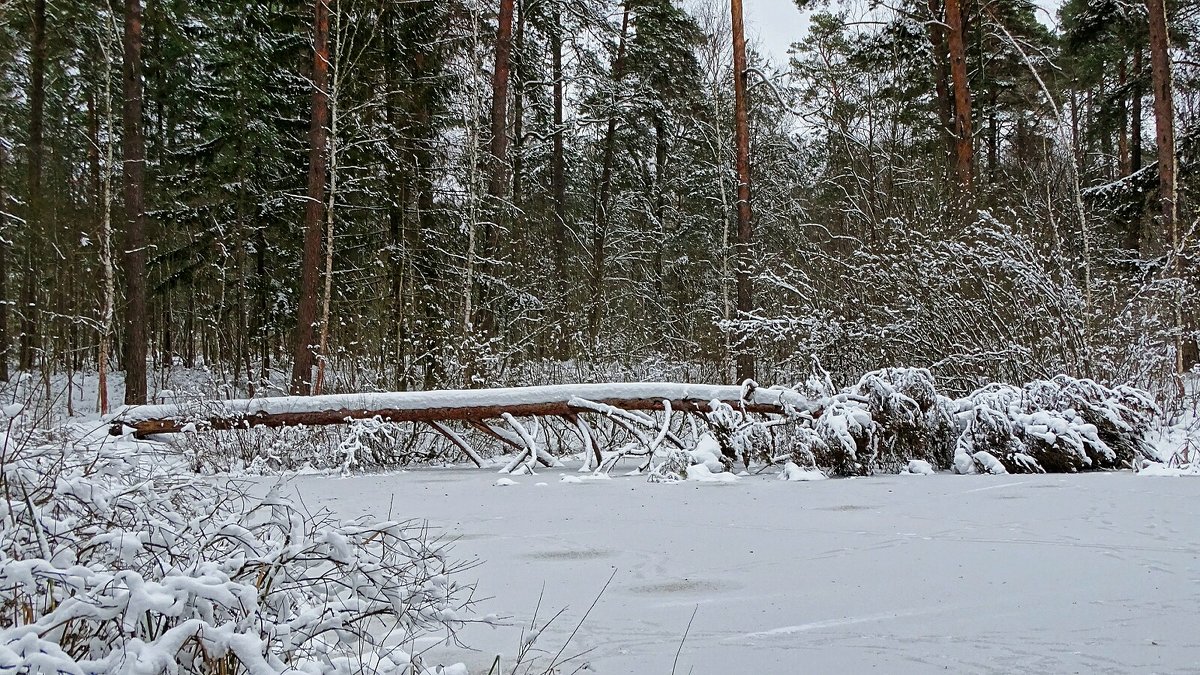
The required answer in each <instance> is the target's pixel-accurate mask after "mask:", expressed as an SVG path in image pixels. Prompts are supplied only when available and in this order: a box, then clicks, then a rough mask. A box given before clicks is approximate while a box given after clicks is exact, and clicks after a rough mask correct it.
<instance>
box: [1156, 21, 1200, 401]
mask: <svg viewBox="0 0 1200 675" xmlns="http://www.w3.org/2000/svg"><path fill="white" fill-rule="evenodd" d="M1146 9H1147V10H1148V13H1149V15H1150V76H1151V89H1153V91H1154V127H1155V141H1156V145H1157V146H1158V203H1159V208H1160V209H1161V210H1162V234H1163V235H1165V237H1166V241H1167V243H1168V244H1169V245H1170V247H1171V253H1172V255H1173V256H1174V262H1175V265H1174V269H1173V273H1174V275H1175V277H1177V278H1178V279H1179V281H1178V282H1177V283H1183V277H1184V272H1185V270H1184V267H1183V262H1184V260H1183V250H1182V243H1183V242H1182V240H1181V235H1180V231H1179V230H1180V228H1179V222H1178V216H1179V213H1178V204H1177V202H1176V198H1177V188H1176V183H1175V180H1176V176H1175V173H1176V171H1175V170H1176V161H1177V157H1176V155H1175V101H1174V97H1173V93H1172V91H1171V85H1172V82H1171V79H1172V78H1171V54H1170V48H1171V41H1170V36H1169V34H1168V32H1167V8H1166V2H1165V0H1146ZM1183 302H1184V299H1183V297H1182V295H1177V296H1176V298H1175V299H1174V307H1173V308H1172V309H1173V312H1174V320H1175V321H1174V323H1175V326H1174V328H1175V369H1176V372H1177V373H1180V374H1182V373H1183V372H1185V370H1186V368H1187V367H1188V366H1189V365H1190V362H1192V361H1195V351H1196V344H1195V342H1194V341H1193V340H1187V341H1185V340H1184V338H1183V334H1184V332H1185V331H1186V329H1187V324H1188V323H1190V321H1189V317H1186V316H1185V314H1184V311H1183ZM1185 342H1186V344H1185ZM1185 352H1187V353H1185ZM1182 387H1183V385H1182V384H1180V391H1181V392H1182V391H1183V389H1182Z"/></svg>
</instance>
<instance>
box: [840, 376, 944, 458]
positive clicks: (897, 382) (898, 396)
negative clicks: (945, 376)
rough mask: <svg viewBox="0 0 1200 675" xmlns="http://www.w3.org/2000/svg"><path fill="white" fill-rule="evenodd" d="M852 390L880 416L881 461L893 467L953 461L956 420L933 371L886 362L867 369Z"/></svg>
mask: <svg viewBox="0 0 1200 675" xmlns="http://www.w3.org/2000/svg"><path fill="white" fill-rule="evenodd" d="M852 392H853V393H854V394H855V395H857V396H860V397H862V398H864V399H865V400H866V402H867V408H868V410H869V411H870V413H871V419H872V421H873V422H874V428H873V429H872V434H873V435H874V436H875V441H876V446H877V450H878V452H877V455H876V457H875V458H874V462H875V465H876V466H877V467H878V468H879V469H881V470H883V471H887V472H889V473H894V472H896V471H899V470H900V469H902V468H904V467H905V466H907V465H908V462H909V460H912V459H922V460H925V461H927V462H929V463H930V464H932V465H933V466H935V467H946V466H948V465H949V463H950V460H951V456H952V452H953V449H954V437H955V432H956V431H957V430H956V429H955V426H954V424H953V422H952V420H951V419H950V415H949V413H948V412H947V410H946V405H945V403H947V402H948V399H945V397H943V396H940V395H939V394H938V393H937V389H936V387H935V386H934V383H933V375H931V374H930V372H929V371H928V370H926V369H924V368H885V369H883V370H876V371H874V372H870V373H867V374H866V375H863V376H862V378H861V379H860V380H859V381H858V385H857V386H855V387H854V388H853V390H852Z"/></svg>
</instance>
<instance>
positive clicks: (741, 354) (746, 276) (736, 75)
mask: <svg viewBox="0 0 1200 675" xmlns="http://www.w3.org/2000/svg"><path fill="white" fill-rule="evenodd" d="M730 10H731V14H732V17H733V21H732V25H733V106H734V113H733V119H734V130H733V140H734V146H735V149H736V156H737V161H736V164H737V179H738V182H737V222H738V226H737V241H736V245H735V248H736V250H737V314H738V315H737V320H738V321H739V324H740V323H741V322H744V321H745V320H746V319H748V318H749V317H750V314H751V312H753V311H754V295H753V288H752V286H751V280H750V268H751V265H752V260H751V251H750V244H751V239H752V230H751V219H752V218H753V215H754V214H753V212H752V211H751V208H750V121H749V114H748V112H747V109H746V108H747V105H746V77H747V74H748V73H747V71H746V32H745V27H744V25H743V22H742V0H731V3H730ZM754 377H755V362H754V341H753V336H752V335H750V333H749V332H748V331H745V330H739V335H738V341H737V379H738V381H745V380H752V379H754Z"/></svg>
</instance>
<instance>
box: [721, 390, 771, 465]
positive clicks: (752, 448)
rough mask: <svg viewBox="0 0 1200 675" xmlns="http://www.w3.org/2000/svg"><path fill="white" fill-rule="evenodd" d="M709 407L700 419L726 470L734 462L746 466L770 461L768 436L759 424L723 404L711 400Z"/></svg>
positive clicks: (763, 427)
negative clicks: (710, 434)
mask: <svg viewBox="0 0 1200 675" xmlns="http://www.w3.org/2000/svg"><path fill="white" fill-rule="evenodd" d="M709 405H710V411H709V412H708V413H705V415H704V419H705V421H706V422H708V428H709V430H710V431H711V433H712V436H713V438H715V439H716V441H717V444H718V445H719V446H720V447H721V455H722V458H723V461H724V462H725V463H726V470H728V469H729V468H731V467H732V466H733V463H734V462H735V461H737V460H738V459H741V460H742V462H743V463H744V464H746V465H747V466H749V464H750V462H751V460H754V459H760V460H761V459H764V458H765V459H766V460H767V461H770V456H771V452H772V443H771V436H770V434H769V433H768V432H767V430H766V427H765V426H764V425H763V424H762V423H761V422H759V421H757V420H755V419H753V418H751V417H750V416H748V415H744V414H743V413H742V412H741V411H738V410H734V409H733V406H731V405H729V404H728V403H725V402H723V401H717V400H714V401H712V402H711V403H710V404H709Z"/></svg>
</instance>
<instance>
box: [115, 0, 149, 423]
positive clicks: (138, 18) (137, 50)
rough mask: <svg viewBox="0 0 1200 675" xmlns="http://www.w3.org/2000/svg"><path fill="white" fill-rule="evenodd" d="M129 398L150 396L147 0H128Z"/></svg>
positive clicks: (137, 401) (125, 148)
mask: <svg viewBox="0 0 1200 675" xmlns="http://www.w3.org/2000/svg"><path fill="white" fill-rule="evenodd" d="M123 70H124V84H125V108H124V124H125V128H124V134H123V141H122V149H121V154H122V160H123V164H124V167H125V222H126V229H125V302H126V306H125V358H124V361H125V403H126V405H138V404H144V403H145V402H146V322H147V321H148V320H149V317H148V316H146V207H145V169H146V140H145V137H144V136H143V133H142V0H125V59H124V68H123Z"/></svg>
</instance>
